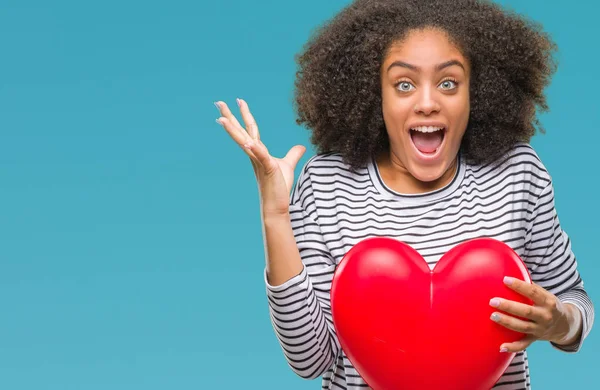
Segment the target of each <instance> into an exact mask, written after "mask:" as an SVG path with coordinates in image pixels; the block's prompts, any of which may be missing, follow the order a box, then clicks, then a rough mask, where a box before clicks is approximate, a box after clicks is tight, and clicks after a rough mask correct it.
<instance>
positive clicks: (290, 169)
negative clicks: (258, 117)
mask: <svg viewBox="0 0 600 390" xmlns="http://www.w3.org/2000/svg"><path fill="white" fill-rule="evenodd" d="M237 103H238V106H239V107H240V112H241V114H242V119H243V121H244V124H245V128H244V127H242V125H241V124H240V123H239V122H238V120H237V119H236V117H235V116H234V115H233V114H232V113H231V110H230V109H229V107H228V106H227V104H225V103H224V102H221V101H219V102H215V106H217V108H218V109H219V112H220V114H221V117H220V118H219V119H217V123H219V124H220V125H222V126H223V127H224V128H225V130H227V133H229V135H230V136H231V138H233V140H234V141H235V142H236V143H237V144H238V145H239V146H240V147H241V148H242V149H243V150H244V151H245V152H246V154H247V155H248V157H250V161H251V162H252V167H253V170H254V175H255V177H256V180H257V184H258V188H259V192H260V199H261V209H262V213H263V215H282V214H287V213H288V212H289V202H290V191H291V189H292V186H293V185H294V170H295V168H296V165H297V164H298V161H299V160H300V158H301V157H302V155H303V154H304V152H305V151H306V148H305V147H304V146H302V145H296V146H294V147H292V148H291V149H290V150H289V151H288V152H287V154H286V155H285V157H283V158H276V157H273V156H271V155H270V154H269V151H268V149H267V147H266V146H265V145H264V144H263V143H262V141H261V139H260V133H259V131H258V125H257V124H256V121H255V120H254V117H253V116H252V114H251V113H250V109H249V107H248V104H247V103H246V102H245V101H244V100H242V99H237Z"/></svg>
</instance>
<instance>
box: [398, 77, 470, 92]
mask: <svg viewBox="0 0 600 390" xmlns="http://www.w3.org/2000/svg"><path fill="white" fill-rule="evenodd" d="M446 81H452V82H453V83H454V84H455V87H454V88H452V89H451V90H453V89H456V88H457V87H458V85H459V83H458V81H456V79H455V78H453V77H447V78H445V79H443V80H442V81H440V84H442V83H445V82H446ZM402 83H409V84H412V83H411V82H410V81H408V80H399V81H397V82H396V83H395V84H394V87H395V88H396V89H398V86H399V85H400V84H402ZM400 92H404V91H400Z"/></svg>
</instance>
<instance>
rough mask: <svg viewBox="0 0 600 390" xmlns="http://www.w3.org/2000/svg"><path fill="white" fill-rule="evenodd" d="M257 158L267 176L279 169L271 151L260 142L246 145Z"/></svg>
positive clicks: (255, 141) (251, 142)
mask: <svg viewBox="0 0 600 390" xmlns="http://www.w3.org/2000/svg"><path fill="white" fill-rule="evenodd" d="M246 148H248V149H250V151H252V152H253V153H254V155H255V156H256V159H257V160H258V162H259V163H260V164H261V165H262V166H263V169H264V172H265V174H267V175H269V174H271V173H272V172H273V171H274V170H276V169H277V167H278V165H277V163H276V162H275V161H274V160H273V158H272V157H271V155H270V154H269V150H268V149H267V147H266V146H265V145H264V144H263V143H262V142H261V141H260V140H252V141H250V142H248V144H246Z"/></svg>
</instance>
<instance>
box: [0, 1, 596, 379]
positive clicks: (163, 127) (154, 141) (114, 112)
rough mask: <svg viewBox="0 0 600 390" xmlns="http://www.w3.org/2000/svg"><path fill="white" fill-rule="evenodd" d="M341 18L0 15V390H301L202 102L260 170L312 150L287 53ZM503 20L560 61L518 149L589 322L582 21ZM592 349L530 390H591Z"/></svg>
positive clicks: (248, 206) (548, 363) (150, 10)
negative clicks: (253, 129) (537, 183)
mask: <svg viewBox="0 0 600 390" xmlns="http://www.w3.org/2000/svg"><path fill="white" fill-rule="evenodd" d="M347 4H348V1H332V0H330V1H325V2H324V1H317V0H305V1H303V2H283V1H266V0H264V1H258V2H256V1H241V0H229V1H227V2H225V1H222V2H221V1H211V2H209V1H200V2H198V1H182V0H171V1H168V2H167V1H163V2H159V1H123V0H120V1H116V0H109V1H104V2H81V1H67V0H57V1H52V2H50V1H41V0H37V1H33V0H32V1H28V0H21V1H7V0H4V1H2V3H1V4H0V56H1V57H0V75H1V77H0V200H1V202H0V388H1V389H11V390H19V389H36V390H38V389H61V390H65V389H111V390H121V389H128V390H130V389H144V390H150V389H264V390H267V389H273V390H275V389H277V390H279V389H292V390H293V389H318V388H320V383H319V381H312V382H311V381H305V380H303V379H299V378H298V377H296V376H295V375H294V374H293V373H292V371H291V370H290V369H289V368H288V367H287V365H286V363H285V360H284V358H283V355H282V353H281V350H280V348H279V345H278V343H277V341H276V338H275V336H274V333H273V330H272V328H271V324H270V321H269V316H268V311H267V302H266V298H265V290H264V282H263V267H264V251H263V242H262V237H261V229H260V218H259V210H258V196H257V191H256V184H255V181H254V177H253V175H252V171H251V167H250V164H249V162H248V159H247V158H246V156H245V155H244V153H243V152H242V151H241V150H240V149H239V148H238V147H237V146H236V145H235V144H234V143H233V142H232V141H231V139H230V138H229V137H228V136H227V134H226V133H225V131H224V130H223V129H222V128H221V127H220V126H218V125H217V124H216V123H215V119H216V118H217V117H218V113H217V110H216V108H215V107H214V106H213V101H215V100H224V101H226V102H227V103H229V104H230V105H232V106H235V98H236V97H238V96H239V97H242V98H245V99H246V100H247V101H248V102H249V103H250V106H251V108H252V111H253V113H254V115H255V117H256V118H257V120H258V121H259V125H260V127H261V132H262V137H263V139H264V141H265V143H266V144H267V145H268V146H269V147H270V149H271V151H272V153H273V154H275V155H278V156H281V155H283V154H284V153H285V152H286V151H287V150H288V149H289V148H290V147H291V146H293V145H295V144H303V145H306V146H309V144H308V136H309V133H308V131H307V130H306V129H304V128H300V127H298V126H296V125H295V123H294V113H293V110H292V106H291V97H292V87H293V80H294V73H295V63H294V54H295V53H297V52H298V51H299V50H300V49H301V47H302V45H303V43H304V42H305V41H306V39H307V38H308V36H309V34H310V32H311V31H312V30H313V29H314V28H315V27H317V26H318V25H319V24H320V23H322V22H324V21H325V20H327V19H328V18H330V17H331V16H332V15H333V14H334V13H335V12H337V11H338V10H340V9H341V8H342V7H344V6H345V5H347ZM504 4H508V5H510V6H512V7H514V8H515V9H516V10H517V11H519V12H522V13H525V14H527V15H528V16H530V17H532V18H534V19H535V20H537V21H540V22H542V23H543V24H544V25H545V28H546V29H547V30H548V31H549V32H550V33H551V34H552V35H553V37H554V39H555V40H556V41H557V43H558V44H559V47H560V52H559V54H558V59H559V61H560V65H559V70H558V73H557V75H556V76H555V78H554V81H553V83H552V86H551V87H550V89H549V103H550V106H551V112H550V113H548V114H545V115H543V116H542V119H543V124H544V126H545V127H546V129H547V134H546V135H540V136H536V137H535V139H534V141H533V145H534V147H535V148H536V149H537V151H538V153H539V154H540V156H541V157H542V159H543V161H544V163H545V164H546V166H547V167H548V169H549V170H550V172H551V174H552V175H553V177H554V181H555V190H556V199H557V207H558V211H559V217H560V218H561V222H562V224H563V227H564V228H565V229H566V230H567V232H568V233H569V234H570V236H571V238H572V241H573V246H574V249H575V251H576V255H577V258H578V260H579V267H580V271H581V273H582V275H583V278H584V280H585V283H586V286H587V289H588V291H589V293H590V295H591V296H592V299H593V300H594V301H595V302H596V303H598V302H600V299H599V298H600V265H599V264H598V260H599V259H598V257H599V254H598V253H599V252H600V251H598V249H597V247H596V245H597V244H598V236H600V229H599V228H598V224H597V221H598V220H599V219H600V212H599V209H598V191H599V185H598V180H599V175H598V161H599V160H598V158H599V153H598V147H599V145H600V135H599V130H600V129H599V128H598V123H600V115H599V111H598V103H599V102H600V101H599V98H598V96H599V95H598V86H599V83H598V81H599V79H598V77H597V69H598V63H600V57H599V54H598V50H597V42H596V38H597V37H598V36H600V28H599V27H598V26H599V24H598V21H597V12H598V10H599V9H598V6H597V5H595V4H594V3H593V2H592V1H587V2H584V1H578V2H576V3H571V4H572V5H570V6H568V7H565V6H563V5H561V4H564V3H563V2H547V1H543V0H535V1H534V0H528V1H518V0H511V1H505V2H504ZM236 112H237V110H236ZM313 154H314V152H313V149H311V148H310V147H309V150H308V151H307V153H306V154H305V155H304V157H303V159H302V160H301V162H300V165H302V164H303V163H304V162H306V160H307V159H308V158H309V157H310V156H312V155H313ZM599 347H600V337H599V336H598V332H597V331H593V332H592V334H591V336H590V337H589V339H588V340H587V342H586V344H585V346H584V348H583V350H582V351H581V352H580V353H579V354H576V355H568V354H565V353H561V352H558V351H556V350H554V349H551V348H550V347H549V346H548V345H547V344H545V343H541V342H540V343H537V344H534V346H533V347H531V348H530V366H531V373H532V384H533V387H534V388H536V389H566V388H570V389H571V388H573V389H591V388H594V386H593V383H594V379H595V378H596V375H597V372H594V368H596V369H597V364H598V363H597V359H595V357H596V356H597V351H598V348H599Z"/></svg>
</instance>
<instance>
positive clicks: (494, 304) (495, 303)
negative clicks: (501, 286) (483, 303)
mask: <svg viewBox="0 0 600 390" xmlns="http://www.w3.org/2000/svg"><path fill="white" fill-rule="evenodd" d="M490 306H492V307H498V306H500V300H499V299H497V298H493V299H492V300H490Z"/></svg>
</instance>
